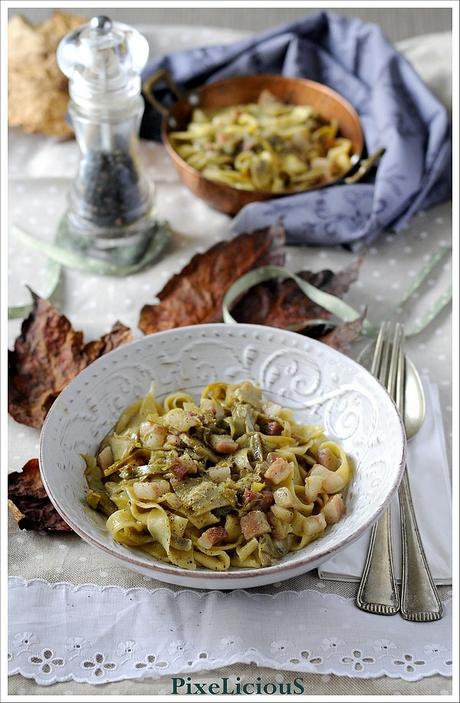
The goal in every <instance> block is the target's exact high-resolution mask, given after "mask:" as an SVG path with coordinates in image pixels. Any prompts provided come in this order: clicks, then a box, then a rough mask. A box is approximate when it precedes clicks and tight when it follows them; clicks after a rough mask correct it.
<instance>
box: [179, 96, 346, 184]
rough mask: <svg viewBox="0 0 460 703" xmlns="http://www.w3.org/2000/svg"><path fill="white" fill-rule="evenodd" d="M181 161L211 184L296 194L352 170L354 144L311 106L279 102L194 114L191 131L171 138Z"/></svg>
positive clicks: (264, 100) (262, 98) (271, 99)
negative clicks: (198, 172)
mask: <svg viewBox="0 0 460 703" xmlns="http://www.w3.org/2000/svg"><path fill="white" fill-rule="evenodd" d="M169 137H170V140H171V143H172V145H173V147H174V148H175V150H176V151H177V153H178V154H179V156H181V157H182V158H183V159H184V160H185V161H186V162H187V163H188V164H190V166H193V168H195V169H197V170H199V171H201V173H202V174H203V176H205V177H206V178H208V179H209V180H211V181H214V182H217V183H223V184H225V185H229V186H233V187H234V188H239V189H241V190H249V191H264V192H270V193H274V194H277V193H278V194H279V193H290V192H291V193H293V192H298V191H302V190H306V189H308V188H311V187H314V186H318V185H322V184H324V183H327V182H329V181H332V180H335V179H337V178H338V177H339V176H341V175H344V174H345V173H347V172H348V171H349V170H350V169H351V167H352V161H351V155H352V143H351V141H350V140H349V139H346V138H344V137H341V136H340V134H339V132H338V125H337V122H335V121H327V120H325V119H323V118H322V117H321V116H320V115H319V114H318V112H317V111H316V110H315V109H314V108H313V107H312V106H310V105H289V104H287V103H282V102H279V101H277V100H276V99H275V98H274V97H273V96H272V95H271V94H270V93H269V92H268V91H264V92H263V93H261V95H260V97H259V101H258V102H257V103H248V104H247V105H234V106H231V107H225V108H221V109H218V110H203V109H200V108H196V109H194V110H193V113H192V119H191V121H190V122H189V124H188V125H187V129H186V130H183V131H180V132H171V133H170V134H169Z"/></svg>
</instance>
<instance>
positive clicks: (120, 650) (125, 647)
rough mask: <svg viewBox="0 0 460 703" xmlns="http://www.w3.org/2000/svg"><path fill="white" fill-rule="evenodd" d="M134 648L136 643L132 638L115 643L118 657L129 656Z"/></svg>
mask: <svg viewBox="0 0 460 703" xmlns="http://www.w3.org/2000/svg"><path fill="white" fill-rule="evenodd" d="M135 649H136V643H135V641H134V640H126V642H119V643H118V645H117V654H118V656H119V657H128V658H129V659H131V657H132V656H133V654H134V650H135Z"/></svg>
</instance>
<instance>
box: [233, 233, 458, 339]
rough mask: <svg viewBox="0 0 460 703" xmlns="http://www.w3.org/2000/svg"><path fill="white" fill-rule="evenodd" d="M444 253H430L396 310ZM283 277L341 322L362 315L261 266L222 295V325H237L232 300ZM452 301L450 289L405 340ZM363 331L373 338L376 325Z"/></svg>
mask: <svg viewBox="0 0 460 703" xmlns="http://www.w3.org/2000/svg"><path fill="white" fill-rule="evenodd" d="M447 251H450V248H449V247H442V250H440V251H436V252H435V253H434V254H433V256H432V257H431V259H430V260H429V262H428V263H427V264H425V266H424V267H423V268H422V269H421V271H420V272H419V273H418V275H417V276H416V277H415V280H414V283H413V284H412V285H411V286H410V288H409V289H408V291H406V293H405V294H404V296H403V298H402V300H401V302H400V303H399V304H398V305H397V308H401V307H402V306H403V305H404V304H405V303H406V302H407V301H408V300H409V298H411V297H412V296H413V294H414V293H415V292H416V291H417V290H418V288H420V286H421V285H422V283H423V282H424V281H425V279H426V278H427V277H428V276H429V274H430V273H431V271H432V270H433V268H434V267H435V266H436V264H437V263H438V262H439V261H440V260H441V259H442V258H443V257H444V256H445V255H446V253H447ZM286 278H289V279H291V280H293V281H295V282H296V284H297V285H298V286H299V288H300V290H301V291H302V292H303V293H304V294H305V295H306V296H307V298H309V299H310V300H312V301H313V302H314V303H316V304H317V305H319V306H320V307H322V308H323V309H324V310H327V311H328V312H330V313H331V314H332V315H334V316H335V317H337V318H338V319H339V320H341V321H342V322H353V321H354V320H357V319H358V318H360V317H361V314H360V313H359V312H358V311H357V310H355V309H354V308H353V307H352V306H351V305H348V303H345V302H344V301H343V300H342V299H341V298H338V297H337V296H335V295H332V294H331V293H326V292H325V291H323V290H320V289H319V288H316V286H313V285H312V284H311V283H308V282H307V281H304V280H303V279H302V278H300V276H297V275H296V274H295V273H292V271H289V269H287V268H285V267H284V266H262V267H260V268H257V269H254V270H252V271H249V272H248V273H246V274H244V275H243V276H241V278H239V279H238V280H237V281H235V283H233V284H232V285H231V286H230V288H229V289H228V291H227V293H226V294H225V297H224V301H223V305H222V307H223V319H224V322H227V323H229V324H236V323H237V320H235V318H234V317H233V316H232V314H231V312H230V310H231V308H232V306H233V305H234V303H235V301H236V300H237V299H238V298H239V297H240V296H241V295H243V293H246V292H247V291H248V290H249V289H250V288H252V287H253V286H256V285H258V284H259V283H263V282H264V281H271V280H274V279H286ZM451 299H452V288H451V287H449V288H447V290H445V291H444V292H443V293H442V294H441V295H440V296H439V297H438V298H437V299H436V300H435V302H434V303H433V304H432V305H431V307H430V308H429V310H428V311H427V312H426V314H425V315H424V316H423V317H422V318H421V320H420V321H419V322H417V324H416V325H415V326H414V327H413V328H412V329H411V330H409V331H408V332H407V333H406V337H413V336H415V335H417V334H419V333H420V332H422V331H423V330H424V329H425V328H426V327H428V325H429V324H431V322H432V321H433V320H434V319H435V318H436V317H437V316H438V315H439V313H440V312H441V311H442V310H443V308H444V307H445V306H446V305H447V304H448V303H449V302H450V300H451ZM325 323H326V324H327V321H325V320H322V319H321V318H319V319H314V320H309V321H308V322H307V323H306V325H302V329H305V327H313V326H316V325H319V324H323V325H324V324H325ZM288 329H291V330H294V331H295V329H294V327H290V328H288ZM297 329H299V328H297ZM362 331H363V333H364V334H365V335H366V336H367V337H375V336H376V335H377V332H378V325H375V324H374V323H372V322H370V321H369V320H364V321H363V327H362Z"/></svg>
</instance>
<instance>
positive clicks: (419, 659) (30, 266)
mask: <svg viewBox="0 0 460 703" xmlns="http://www.w3.org/2000/svg"><path fill="white" fill-rule="evenodd" d="M142 29H143V31H144V32H145V33H146V34H147V36H148V38H149V41H150V44H151V47H152V53H154V54H159V53H163V52H164V51H166V50H169V49H170V48H171V46H172V43H171V42H172V41H174V46H175V47H176V48H185V47H186V46H192V45H199V44H209V43H215V42H223V41H231V40H233V39H235V38H238V37H240V36H241V35H237V34H236V33H233V32H221V31H220V30H216V29H212V30H208V29H197V28H193V29H191V28H167V27H166V28H164V27H162V28H161V31H160V29H158V30H154V29H152V28H145V27H144V28H142ZM449 41H450V38H449V36H448V35H443V36H432V37H424V38H421V39H420V40H419V39H414V40H410V41H407V42H404V43H403V44H402V45H401V48H402V49H403V50H404V51H405V52H406V53H407V55H408V56H409V58H411V57H413V58H414V61H415V64H416V67H417V68H418V70H419V71H420V73H421V74H422V75H423V76H425V77H426V79H427V80H429V81H430V82H432V83H433V88H434V90H435V92H436V91H438V93H439V94H440V97H441V98H442V99H443V100H445V101H446V102H447V103H449V94H448V90H449V81H448V79H446V73H447V75H448V73H449V68H450V63H449V52H448V51H447V50H446V48H448V47H449ZM440 47H441V48H440ZM434 58H436V60H433V59H434ZM142 159H143V161H144V163H145V165H146V167H147V169H148V171H149V173H150V175H151V177H152V178H153V179H154V180H155V182H156V185H157V209H158V215H159V217H160V218H166V219H168V220H169V221H170V223H171V225H172V227H173V228H174V231H175V234H174V236H173V239H172V241H171V244H170V245H169V247H168V249H167V251H166V252H165V255H164V257H163V258H162V259H161V260H160V261H159V262H158V263H157V264H155V265H154V266H152V267H151V268H149V269H148V270H146V271H143V272H141V273H138V274H136V275H133V276H130V277H129V278H126V279H122V280H120V279H116V278H104V279H100V278H97V277H95V276H93V275H90V274H85V273H82V272H79V271H75V270H68V271H66V272H65V275H64V281H63V285H62V286H61V289H60V292H59V296H58V300H57V304H58V305H59V308H60V310H62V312H64V313H65V314H66V315H67V316H68V317H70V319H71V321H72V323H73V325H74V326H75V328H77V329H82V330H84V332H85V334H86V335H87V338H88V339H90V338H93V337H95V336H99V335H100V334H102V333H104V332H106V331H107V330H108V329H109V327H110V326H111V324H112V323H113V322H114V321H115V319H117V318H118V319H120V320H122V321H123V322H124V323H125V324H128V325H130V326H131V327H132V328H133V330H136V326H137V318H138V312H139V310H140V308H141V306H142V305H143V304H144V303H145V302H148V301H152V299H153V296H154V295H155V294H156V293H157V292H158V291H159V290H160V289H161V288H162V286H163V285H164V283H165V282H166V281H167V280H168V279H169V278H170V276H171V275H172V274H173V273H175V272H177V271H178V270H180V268H182V266H183V265H184V264H185V263H186V262H187V261H188V260H189V259H190V257H191V256H192V255H193V254H194V253H195V252H196V251H203V250H205V249H207V248H208V247H209V246H210V245H211V244H213V243H215V242H216V241H218V240H219V239H222V238H226V237H229V236H230V233H229V220H228V218H227V217H226V216H224V215H222V214H220V213H217V212H214V211H212V210H210V209H209V208H208V207H207V206H206V205H204V204H203V203H202V202H200V201H198V200H196V199H195V197H194V196H192V195H191V194H190V193H189V192H188V191H187V190H186V189H185V188H184V187H182V186H181V185H180V184H179V183H178V181H177V178H176V175H175V172H174V171H173V169H172V167H171V165H170V163H169V160H168V158H167V156H166V154H165V152H164V150H163V148H162V147H161V146H160V145H157V144H151V143H144V144H142ZM77 162H78V153H77V148H76V145H75V143H74V142H67V143H59V142H55V141H52V140H48V139H44V138H42V137H39V136H27V135H23V134H22V133H20V132H18V131H12V133H11V138H10V179H11V180H10V209H9V215H10V222H11V223H17V224H21V225H22V226H23V227H24V228H25V229H28V230H29V231H33V232H36V233H37V235H38V236H41V237H44V238H46V237H48V238H51V237H52V235H53V232H54V228H55V226H56V222H57V220H58V218H59V216H60V214H61V213H62V211H63V209H64V207H65V196H66V192H67V189H68V186H69V183H70V181H69V180H68V179H69V177H71V176H72V175H73V173H74V172H75V168H76V165H77ZM450 240H451V224H450V205H449V204H445V205H442V206H440V207H437V208H435V209H433V210H430V211H428V212H424V213H420V214H419V215H418V216H417V217H415V218H414V219H413V221H412V222H411V223H410V226H409V227H408V228H407V229H406V230H405V231H404V232H402V233H400V234H399V235H397V236H396V235H393V234H391V233H387V234H383V235H382V236H381V237H380V239H379V240H378V241H377V242H376V244H375V245H374V246H373V247H372V248H371V249H370V250H369V252H368V254H367V256H366V259H365V261H364V264H363V267H362V272H361V275H360V280H359V281H358V282H357V284H355V285H354V286H353V290H352V291H351V292H350V294H349V297H348V299H349V301H350V303H351V304H352V305H355V306H357V307H364V306H367V307H368V313H369V316H370V318H371V319H374V320H380V319H382V318H384V317H385V316H387V315H388V316H389V315H390V314H391V312H392V310H393V308H394V306H395V304H396V302H397V301H398V300H399V298H400V296H401V294H402V291H403V290H404V289H405V288H406V286H407V285H408V283H409V282H410V280H411V279H412V278H413V277H415V276H416V274H417V271H418V270H419V269H420V267H421V266H422V265H423V263H424V262H425V261H426V260H427V259H428V258H429V256H430V253H431V252H432V251H433V250H434V249H435V248H436V247H437V246H439V245H442V244H446V243H449V242H450ZM9 250H10V300H9V303H10V305H13V304H23V303H26V302H28V297H27V292H26V290H25V288H24V286H25V284H29V285H31V286H32V287H33V288H34V289H35V290H37V292H40V293H42V294H46V293H47V290H46V260H45V259H44V257H42V256H41V255H39V254H37V253H35V252H32V251H30V250H28V249H27V248H26V247H25V246H24V245H23V244H20V243H19V242H18V241H16V240H15V238H14V236H10V240H9ZM351 258H352V255H351V254H350V253H348V252H346V251H344V250H342V249H339V248H329V249H324V250H323V249H320V248H316V249H315V248H311V247H304V248H298V247H296V248H290V249H289V253H288V259H287V263H288V265H289V266H290V267H291V268H295V269H297V270H298V269H301V268H307V267H308V268H312V269H319V268H327V267H330V268H334V269H336V268H338V267H340V266H344V265H346V264H348V263H349V262H350V260H351ZM449 280H450V262H449V261H448V260H445V261H444V262H443V263H442V264H441V265H440V266H439V267H438V269H437V270H436V271H434V272H433V276H432V277H431V278H430V279H429V280H428V281H427V284H426V286H425V287H424V289H423V290H422V291H421V296H420V299H419V300H415V301H414V303H413V305H412V306H411V308H410V309H409V311H408V312H409V314H410V315H411V317H412V318H413V317H417V315H418V314H420V313H421V312H422V311H423V310H426V308H427V306H428V305H429V303H430V300H432V299H434V298H435V297H436V295H437V294H438V293H439V292H440V290H442V289H443V288H444V287H445V286H446V285H447V283H448V282H449ZM19 326H20V321H10V323H9V336H10V339H9V341H10V345H11V344H12V343H13V342H14V339H15V337H16V336H17V334H18V332H19ZM136 334H138V335H140V332H139V331H138V330H137V332H136ZM450 334H451V331H450V311H449V310H447V309H446V310H445V311H444V312H443V313H442V315H441V316H440V317H439V318H438V319H437V320H436V322H435V323H434V324H432V325H431V326H430V328H428V329H427V330H426V331H425V332H424V333H422V334H421V335H419V336H418V337H416V338H414V339H412V340H410V341H409V343H408V346H409V352H410V355H411V356H412V358H413V360H414V362H415V363H416V365H417V366H418V367H419V368H420V369H421V370H422V371H424V372H425V373H426V374H428V375H429V376H430V379H431V381H432V382H434V383H436V384H437V385H438V387H439V391H440V397H441V405H442V408H443V417H444V423H445V428H446V437H447V439H448V442H449V439H450V436H451V433H450V429H451V416H450V414H451V398H450V393H451V375H450V356H449V355H450ZM37 447H38V432H37V431H35V430H33V429H31V428H28V427H25V426H23V425H18V424H17V423H15V422H14V421H13V420H12V419H10V442H9V470H10V471H14V470H18V469H20V468H21V467H22V465H23V464H24V463H25V461H27V460H28V459H29V458H31V457H33V456H36V455H37ZM9 569H10V575H11V581H10V602H11V603H12V604H14V606H15V623H14V625H15V631H14V633H12V637H11V641H10V643H9V650H8V658H9V666H10V673H11V674H15V673H21V674H22V675H23V676H24V677H28V678H30V679H32V681H26V680H25V679H24V678H21V677H20V676H15V677H13V679H12V680H11V681H12V684H11V687H10V690H11V692H14V693H35V694H36V693H38V692H40V689H38V688H37V685H36V683H34V682H37V683H39V684H43V685H46V684H49V683H54V682H60V681H73V682H74V683H72V684H70V683H67V684H59V683H56V685H55V687H53V693H54V692H55V691H56V692H58V690H59V692H61V693H77V692H83V693H88V691H89V690H90V689H89V686H88V684H92V683H103V682H104V683H106V682H110V681H111V682H115V681H120V680H123V679H127V678H129V679H140V678H145V677H155V678H157V679H158V682H157V684H156V688H154V687H153V685H151V686H150V687H149V690H148V692H149V693H153V692H161V693H167V692H170V691H171V687H170V681H171V675H172V674H174V673H178V672H182V674H181V675H182V676H184V677H185V676H186V675H191V676H192V678H193V679H194V680H195V679H196V680H198V681H204V680H209V681H215V680H220V679H219V676H220V675H222V676H224V674H225V676H227V677H228V679H229V682H230V683H233V684H235V683H236V682H237V680H238V677H239V679H240V680H241V681H256V678H257V676H259V678H260V680H261V681H262V682H276V683H277V684H278V685H281V683H283V682H284V683H286V684H287V683H290V684H291V685H293V681H294V679H295V678H296V673H293V672H301V677H302V679H303V681H304V683H305V685H306V690H308V691H309V692H315V693H320V692H323V693H338V694H340V693H374V694H375V693H394V694H398V693H402V692H404V693H409V692H410V693H416V692H417V693H423V692H425V693H448V688H449V682H448V680H447V679H445V678H440V677H439V676H438V677H437V678H436V679H426V678H424V681H419V683H415V682H416V681H418V680H420V679H421V678H423V677H428V676H431V675H434V674H441V675H442V676H443V677H447V676H450V672H451V665H452V662H451V660H450V656H451V655H450V651H449V650H450V644H449V642H450V640H449V638H450V632H449V630H450V625H451V621H450V617H449V613H450V601H449V598H450V590H449V589H447V588H443V589H442V591H441V592H442V598H443V600H444V603H445V608H446V617H445V618H444V619H443V620H441V621H440V622H438V623H431V624H429V625H419V624H411V623H405V622H404V621H402V620H401V619H400V618H398V617H397V618H392V619H391V620H389V619H387V618H378V617H373V616H370V615H366V614H364V613H362V612H361V611H358V610H357V609H356V608H355V607H354V605H353V596H354V592H355V586H353V585H352V584H343V583H332V582H322V581H320V580H319V579H318V578H317V575H316V573H313V574H307V575H305V576H303V577H300V578H297V579H293V580H292V581H289V582H287V583H284V584H277V585H276V587H275V586H274V587H265V588H261V589H257V592H256V593H254V592H251V593H241V592H240V593H226V594H223V593H211V594H206V595H205V594H200V593H198V592H195V591H179V589H177V588H175V587H168V586H165V585H164V584H159V583H158V582H154V581H151V580H149V579H143V578H142V577H140V576H138V575H136V574H134V573H132V572H130V571H127V570H124V569H120V568H118V567H117V568H116V569H114V568H113V565H112V562H111V561H110V560H109V559H108V558H106V557H105V555H103V554H99V552H96V551H94V550H93V549H91V548H90V547H89V546H88V545H86V544H85V543H83V542H82V541H81V540H79V539H78V538H77V537H76V536H74V535H69V536H56V537H49V536H45V535H41V534H33V533H25V532H20V531H19V530H18V529H17V527H16V525H15V524H14V523H12V522H11V523H10V565H9ZM160 586H161V587H160ZM293 603H295V607H293ZM17 604H21V607H17ZM197 611H198V613H199V616H200V617H199V618H197ZM192 615H193V617H192ZM242 619H243V620H244V622H245V623H246V625H247V627H246V628H244V631H245V633H246V634H245V636H244V637H242V635H241V632H242V628H241V620H242ZM152 633H153V634H152ZM236 663H238V666H231V665H232V664H236ZM222 667H227V668H226V669H223V668H222ZM228 667H230V668H228ZM266 667H270V668H271V669H276V672H277V673H275V671H273V670H272V671H270V670H269V669H267V668H266ZM211 670H213V672H212V673H206V672H209V671H211ZM198 672H201V673H200V674H198ZM383 674H386V675H387V676H390V677H395V678H397V679H398V681H397V682H395V683H394V685H393V684H392V685H390V684H389V683H388V682H387V681H385V680H383V679H379V682H380V683H377V682H374V683H371V682H370V681H369V680H368V681H367V684H366V682H365V681H362V685H361V684H359V683H358V680H359V679H361V680H362V679H369V677H380V676H382V675H383ZM334 675H336V676H337V677H342V678H336V676H334ZM343 677H347V680H346V681H345V680H344V679H343ZM349 677H353V683H350V680H349ZM78 682H87V683H86V687H85V686H83V687H82V686H79V685H78ZM406 682H412V683H411V684H408V683H406ZM430 682H431V683H430ZM433 682H434V683H433ZM137 685H138V686H140V685H141V684H137ZM229 685H230V684H229ZM117 686H118V688H115V689H114V691H118V692H121V691H123V693H126V692H129V693H136V692H141V689H140V688H136V687H135V686H134V683H133V682H132V683H131V688H129V682H128V683H126V682H125V683H124V684H122V683H119V684H117ZM126 686H128V688H126ZM360 686H361V687H360ZM363 686H364V687H363ZM123 687H124V688H123ZM92 690H93V689H91V691H92ZM96 690H97V692H98V693H101V692H107V691H106V689H104V691H102V689H100V688H99V687H98V688H97V689H96ZM294 692H295V690H294Z"/></svg>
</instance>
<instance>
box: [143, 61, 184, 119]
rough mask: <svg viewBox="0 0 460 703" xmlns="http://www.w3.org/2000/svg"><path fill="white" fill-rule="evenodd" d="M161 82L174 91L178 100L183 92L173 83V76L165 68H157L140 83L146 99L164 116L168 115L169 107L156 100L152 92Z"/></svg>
mask: <svg viewBox="0 0 460 703" xmlns="http://www.w3.org/2000/svg"><path fill="white" fill-rule="evenodd" d="M161 82H163V83H166V85H167V86H168V88H169V89H170V91H171V92H172V93H174V95H175V96H176V98H177V99H178V100H180V99H181V98H182V97H183V96H184V93H183V92H182V91H181V90H180V88H179V86H178V85H177V83H175V81H174V79H173V77H172V76H171V74H170V73H169V71H168V70H166V68H160V69H158V71H155V73H153V74H152V75H151V76H149V78H147V80H145V81H144V83H143V85H142V91H143V93H144V95H145V97H146V98H147V100H148V101H149V103H150V104H151V106H152V107H153V108H154V109H155V110H158V112H159V113H160V114H162V115H163V116H164V117H168V115H169V108H167V107H166V106H165V105H163V104H162V103H160V101H159V100H157V99H156V97H155V96H154V94H153V90H154V88H155V86H156V85H157V84H158V83H161Z"/></svg>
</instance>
